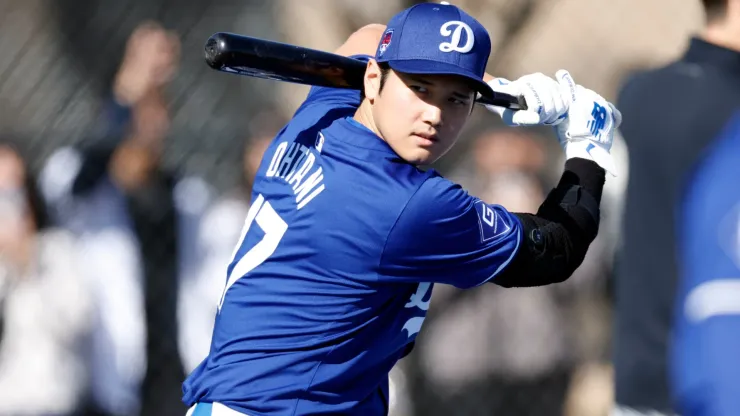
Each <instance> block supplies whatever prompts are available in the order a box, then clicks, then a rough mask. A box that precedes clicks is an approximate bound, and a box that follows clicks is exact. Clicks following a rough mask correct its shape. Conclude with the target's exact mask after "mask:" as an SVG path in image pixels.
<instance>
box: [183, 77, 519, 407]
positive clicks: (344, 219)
mask: <svg viewBox="0 0 740 416" xmlns="http://www.w3.org/2000/svg"><path fill="white" fill-rule="evenodd" d="M359 104H360V95H359V92H358V91H353V90H343V89H331V88H312V89H311V91H310V92H309V94H308V97H307V98H306V100H305V102H304V103H303V104H302V105H301V107H300V108H299V109H298V110H297V112H296V113H295V115H294V117H293V119H292V120H291V121H290V122H289V123H288V124H287V125H286V126H285V127H284V128H283V129H282V130H281V131H280V132H279V133H278V135H277V136H276V138H275V139H274V141H273V142H272V143H271V145H270V146H269V148H268V149H267V150H266V152H265V156H264V158H263V161H262V164H261V166H260V168H259V170H258V172H257V175H256V179H255V182H254V185H253V190H252V191H253V193H252V200H253V204H252V206H251V209H250V210H249V213H248V215H247V219H246V223H245V226H244V229H243V232H242V238H241V241H240V242H239V244H238V246H237V248H236V250H235V253H234V257H233V261H232V262H231V264H230V265H229V266H228V275H227V283H226V285H225V290H224V294H223V297H222V299H221V304H220V307H219V312H218V315H217V317H216V322H215V328H214V333H213V337H212V344H211V350H210V354H209V356H208V357H207V358H206V359H205V360H204V361H203V362H202V363H201V365H200V366H199V367H198V368H197V369H196V370H195V371H194V372H193V373H192V374H191V375H190V376H189V377H188V379H187V380H186V381H185V384H184V401H185V402H186V403H187V404H188V405H192V404H194V403H197V402H205V403H208V402H218V403H221V404H224V405H226V406H228V407H230V408H232V409H234V410H237V411H240V412H242V413H245V414H248V415H250V416H262V415H271V416H273V415H277V416H282V415H284V416H293V415H318V414H321V415H331V414H342V415H363V416H372V415H384V414H386V413H387V411H388V373H389V372H390V370H391V368H392V367H393V366H394V364H395V363H396V362H397V361H398V360H399V359H400V358H402V357H403V356H404V355H406V354H407V353H408V352H409V351H410V349H411V347H412V345H413V342H414V339H415V338H416V336H417V334H418V333H419V330H420V329H421V326H422V322H423V321H424V317H425V315H426V313H427V310H428V308H429V302H430V298H431V294H432V288H433V285H434V283H446V284H451V285H454V286H457V287H459V288H471V287H474V286H478V285H481V284H483V283H485V282H487V281H489V280H491V279H495V277H496V275H497V273H499V272H500V271H501V270H502V269H503V268H504V267H506V265H507V264H508V263H509V262H510V261H511V259H512V258H513V257H514V255H515V253H516V251H517V249H518V247H519V244H520V241H521V239H522V231H521V224H520V223H519V222H518V220H517V219H516V217H515V216H513V215H512V214H511V213H509V212H507V211H506V210H505V209H504V208H502V207H500V206H497V205H489V204H486V203H484V202H482V201H481V200H479V199H476V198H474V197H472V196H470V195H469V194H467V193H466V192H465V191H464V190H463V189H462V188H461V187H460V186H458V185H455V184H453V183H451V182H449V181H447V180H446V179H444V178H443V177H441V176H440V175H439V174H438V173H437V172H436V171H434V170H428V171H424V170H421V169H419V168H417V167H416V166H414V165H411V164H409V163H407V162H405V161H404V160H403V159H401V158H400V157H399V156H398V155H397V154H396V153H395V152H394V151H393V150H392V149H391V148H390V147H389V146H388V144H387V143H386V142H384V141H383V140H382V139H381V138H379V137H378V136H377V135H375V134H374V133H373V132H372V131H370V130H369V129H367V128H366V127H364V126H363V125H361V124H359V123H358V122H357V121H355V120H354V119H353V118H352V116H353V115H354V113H355V111H356V110H357V107H358V106H359Z"/></svg>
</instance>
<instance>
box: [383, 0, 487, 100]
mask: <svg viewBox="0 0 740 416" xmlns="http://www.w3.org/2000/svg"><path fill="white" fill-rule="evenodd" d="M490 54H491V38H490V37H489V35H488V31H487V30H486V28H484V27H483V25H481V24H480V23H479V22H478V21H477V20H475V19H474V18H473V17H472V16H470V15H469V14H467V13H465V12H464V11H463V10H462V9H460V8H458V7H456V6H453V5H450V4H446V3H420V4H417V5H415V6H412V7H410V8H408V9H406V10H404V11H402V12H401V13H398V14H397V15H395V16H393V17H392V18H391V20H390V21H389V22H388V25H387V28H386V31H385V32H384V34H383V36H382V37H381V39H380V43H379V44H378V49H377V50H376V52H375V60H376V61H378V62H387V63H388V65H389V66H390V67H391V68H393V69H394V70H396V71H399V72H404V73H408V74H433V75H458V76H461V77H464V78H466V79H467V80H469V81H470V83H471V86H472V87H473V88H474V89H475V90H476V91H477V92H479V93H480V94H481V95H483V96H486V97H493V96H494V92H493V90H492V89H491V87H490V86H489V85H488V84H487V83H486V82H485V81H483V74H485V72H486V64H487V63H488V57H489V56H490Z"/></svg>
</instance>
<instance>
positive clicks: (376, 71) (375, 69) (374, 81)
mask: <svg viewBox="0 0 740 416" xmlns="http://www.w3.org/2000/svg"><path fill="white" fill-rule="evenodd" d="M381 75H382V71H381V69H380V66H379V65H378V62H377V61H376V60H375V59H370V60H369V61H368V62H367V67H366V68H365V78H364V84H363V85H364V87H365V97H366V98H367V99H368V100H370V102H371V103H372V102H373V100H375V98H377V97H378V95H379V94H380V78H381Z"/></svg>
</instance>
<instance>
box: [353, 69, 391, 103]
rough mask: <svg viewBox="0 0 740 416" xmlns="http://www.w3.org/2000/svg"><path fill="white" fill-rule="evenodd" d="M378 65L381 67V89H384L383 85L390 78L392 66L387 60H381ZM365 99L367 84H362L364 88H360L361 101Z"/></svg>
mask: <svg viewBox="0 0 740 416" xmlns="http://www.w3.org/2000/svg"><path fill="white" fill-rule="evenodd" d="M378 66H379V67H380V91H383V86H384V85H385V81H386V79H387V78H388V73H390V72H391V67H390V65H388V63H387V62H379V63H378ZM364 99H365V86H364V85H363V86H362V89H361V90H360V101H362V100H364Z"/></svg>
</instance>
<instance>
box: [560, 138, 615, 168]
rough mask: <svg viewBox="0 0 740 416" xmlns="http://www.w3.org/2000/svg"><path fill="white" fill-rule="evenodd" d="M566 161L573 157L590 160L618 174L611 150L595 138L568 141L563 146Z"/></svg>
mask: <svg viewBox="0 0 740 416" xmlns="http://www.w3.org/2000/svg"><path fill="white" fill-rule="evenodd" d="M563 148H564V150H565V159H566V162H567V161H570V160H573V159H583V160H588V161H591V162H593V163H595V164H596V165H598V166H599V167H600V168H601V169H603V170H605V171H607V172H609V173H611V174H612V175H613V176H616V167H615V164H614V159H613V158H612V155H611V154H610V153H609V150H608V149H607V148H606V147H604V146H602V145H600V144H598V143H597V142H595V141H593V140H579V141H575V142H574V141H567V142H565V144H564V146H563Z"/></svg>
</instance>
